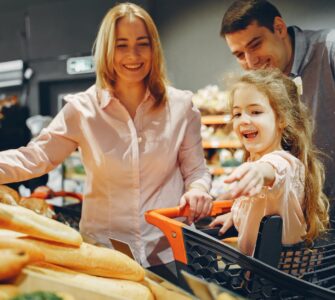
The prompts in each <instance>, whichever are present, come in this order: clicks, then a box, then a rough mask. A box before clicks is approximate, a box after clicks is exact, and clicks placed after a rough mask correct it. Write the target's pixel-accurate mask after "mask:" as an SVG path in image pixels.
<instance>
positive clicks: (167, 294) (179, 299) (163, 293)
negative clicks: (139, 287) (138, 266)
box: [145, 277, 192, 300]
mask: <svg viewBox="0 0 335 300" xmlns="http://www.w3.org/2000/svg"><path fill="white" fill-rule="evenodd" d="M145 283H146V284H147V285H148V287H149V288H150V290H151V292H152V293H153V295H154V296H155V300H171V299H173V300H192V298H191V297H190V296H187V295H185V294H182V293H179V292H176V291H173V290H170V289H168V288H166V287H164V286H163V285H161V284H160V283H158V282H156V281H154V280H152V279H150V278H148V277H146V278H145Z"/></svg>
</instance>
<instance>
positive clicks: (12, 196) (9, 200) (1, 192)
mask: <svg viewBox="0 0 335 300" xmlns="http://www.w3.org/2000/svg"><path fill="white" fill-rule="evenodd" d="M19 200H20V195H19V194H18V192H17V191H15V190H13V189H11V188H10V187H8V186H5V185H0V202H1V203H5V204H11V205H17V204H18V203H19Z"/></svg>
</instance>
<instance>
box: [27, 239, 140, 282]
mask: <svg viewBox="0 0 335 300" xmlns="http://www.w3.org/2000/svg"><path fill="white" fill-rule="evenodd" d="M21 239H23V240H24V241H29V242H30V243H33V244H34V245H36V246H37V247H39V248H40V249H41V250H42V252H43V253H44V255H45V261H46V262H49V263H52V264H55V265H60V266H64V267H67V268H69V269H72V270H76V271H79V272H83V273H87V274H91V275H97V276H101V277H110V278H120V279H128V280H134V281H141V280H143V278H144V276H145V272H144V269H143V268H142V267H141V266H140V265H139V264H138V263H137V262H136V261H134V260H133V259H131V258H130V257H128V256H127V255H125V254H123V253H121V252H119V251H116V250H113V249H108V248H103V247H97V246H94V245H90V244H87V243H82V244H81V246H80V247H79V248H77V247H68V246H65V245H61V244H57V243H49V242H48V243H47V242H45V241H41V240H37V239H34V238H30V237H23V238H21Z"/></svg>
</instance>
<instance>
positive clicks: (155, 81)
mask: <svg viewBox="0 0 335 300" xmlns="http://www.w3.org/2000/svg"><path fill="white" fill-rule="evenodd" d="M125 17H127V18H129V19H130V20H132V19H135V18H139V19H141V20H142V21H143V22H144V24H145V26H146V29H147V31H148V35H149V39H150V44H151V50H152V63H151V70H150V73H149V74H148V76H147V78H146V79H145V80H146V84H147V86H148V88H149V91H150V92H151V94H152V95H153V96H154V98H155V100H156V107H158V106H160V105H161V104H163V103H165V102H166V97H167V96H166V84H167V78H166V72H165V64H164V58H163V52H162V49H161V44H160V40H159V35H158V31H157V28H156V26H155V24H154V22H153V20H152V18H151V17H150V15H149V14H148V13H147V12H146V11H145V10H144V9H143V8H141V7H139V6H137V5H135V4H133V3H121V4H118V5H116V6H114V7H113V8H112V9H110V10H109V11H108V13H107V14H106V15H105V17H104V18H103V20H102V23H101V25H100V29H99V32H98V35H97V38H96V40H95V42H94V45H93V54H94V60H95V66H96V86H97V87H98V88H101V89H107V90H109V91H113V88H114V83H115V80H116V75H115V70H114V49H115V39H116V36H115V29H116V24H117V22H118V20H120V19H121V18H125Z"/></svg>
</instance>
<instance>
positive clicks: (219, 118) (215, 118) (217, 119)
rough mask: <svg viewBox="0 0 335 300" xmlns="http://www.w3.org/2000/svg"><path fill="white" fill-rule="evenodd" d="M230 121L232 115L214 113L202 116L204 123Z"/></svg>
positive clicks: (213, 123) (212, 123) (218, 123)
mask: <svg viewBox="0 0 335 300" xmlns="http://www.w3.org/2000/svg"><path fill="white" fill-rule="evenodd" d="M229 121H230V115H227V114H224V115H213V116H203V117H201V123H202V124H204V125H220V124H227V123H228V122H229Z"/></svg>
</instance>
